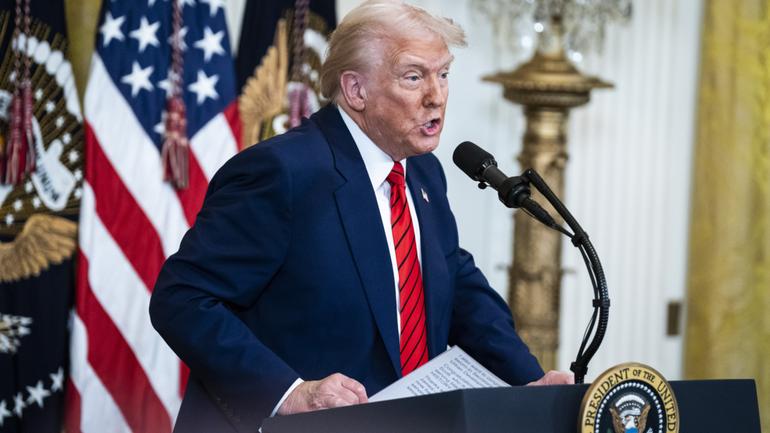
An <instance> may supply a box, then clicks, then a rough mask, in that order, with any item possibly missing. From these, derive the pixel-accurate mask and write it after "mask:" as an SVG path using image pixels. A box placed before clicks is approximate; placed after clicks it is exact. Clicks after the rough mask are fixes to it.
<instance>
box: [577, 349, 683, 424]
mask: <svg viewBox="0 0 770 433" xmlns="http://www.w3.org/2000/svg"><path fill="white" fill-rule="evenodd" d="M578 432H580V433H678V432H679V408H678V406H677V404H676V397H675V396H674V391H673V390H672V389H671V386H670V385H669V383H668V382H667V381H666V379H665V378H664V377H663V375H661V374H660V373H659V372H657V371H656V370H655V369H653V368H651V367H649V366H647V365H644V364H638V363H625V364H620V365H617V366H615V367H612V368H610V369H609V370H607V371H605V372H604V373H602V374H601V375H600V376H599V377H598V378H596V380H594V382H593V383H592V384H591V386H590V387H589V388H588V390H587V391H586V394H585V396H584V397H583V403H582V404H581V406H580V419H579V420H578Z"/></svg>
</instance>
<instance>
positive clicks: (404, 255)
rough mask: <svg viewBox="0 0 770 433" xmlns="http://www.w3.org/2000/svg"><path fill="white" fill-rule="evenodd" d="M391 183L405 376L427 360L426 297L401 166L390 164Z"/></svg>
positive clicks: (391, 205) (391, 206)
mask: <svg viewBox="0 0 770 433" xmlns="http://www.w3.org/2000/svg"><path fill="white" fill-rule="evenodd" d="M387 180H388V182H389V183H390V225H391V228H392V229H393V243H394V246H395V248H396V261H397V262H398V297H399V314H400V315H401V372H402V373H403V375H404V376H406V375H407V374H409V373H411V372H412V371H413V370H414V369H416V368H417V367H419V366H421V365H423V364H425V363H426V362H427V361H428V343H427V338H428V336H427V335H426V328H425V296H424V294H423V288H422V274H421V272H420V261H419V260H418V259H417V242H416V241H415V238H414V228H413V227H412V217H411V215H410V214H409V204H408V203H407V201H406V186H405V185H406V182H405V181H404V167H402V166H401V163H399V162H395V163H393V170H391V171H390V174H389V175H388V178H387Z"/></svg>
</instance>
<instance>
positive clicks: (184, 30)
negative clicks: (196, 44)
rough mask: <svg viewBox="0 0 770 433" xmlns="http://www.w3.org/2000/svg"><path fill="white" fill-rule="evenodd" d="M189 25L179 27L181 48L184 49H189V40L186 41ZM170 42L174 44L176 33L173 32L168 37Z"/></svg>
mask: <svg viewBox="0 0 770 433" xmlns="http://www.w3.org/2000/svg"><path fill="white" fill-rule="evenodd" d="M187 30H188V28H187V27H182V28H181V29H179V42H180V44H179V48H181V49H182V51H187V42H185V40H184V38H185V37H187ZM168 43H169V44H173V43H174V33H173V32H171V35H169V37H168Z"/></svg>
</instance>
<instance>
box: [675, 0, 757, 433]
mask: <svg viewBox="0 0 770 433" xmlns="http://www.w3.org/2000/svg"><path fill="white" fill-rule="evenodd" d="M704 13H705V16H704V24H703V45H702V49H701V73H700V92H699V101H698V107H699V109H698V123H697V137H696V140H697V142H696V151H695V166H694V182H693V206H692V216H691V220H692V224H691V233H690V269H689V281H688V300H687V302H688V318H687V330H686V348H685V375H686V377H687V378H689V379H704V378H753V379H755V380H756V382H757V391H758V394H759V406H760V412H761V417H762V420H763V432H764V433H770V0H707V1H706V5H705V9H704Z"/></svg>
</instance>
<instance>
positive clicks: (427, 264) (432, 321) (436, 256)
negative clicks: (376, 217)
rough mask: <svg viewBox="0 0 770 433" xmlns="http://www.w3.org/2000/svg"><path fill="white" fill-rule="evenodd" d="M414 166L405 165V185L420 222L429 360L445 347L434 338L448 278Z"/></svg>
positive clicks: (420, 173) (427, 199)
mask: <svg viewBox="0 0 770 433" xmlns="http://www.w3.org/2000/svg"><path fill="white" fill-rule="evenodd" d="M421 168H422V167H419V166H418V160H417V159H410V160H409V162H408V164H407V170H406V182H407V184H408V185H409V191H410V192H411V194H412V202H413V203H414V208H415V212H416V213H417V219H418V221H419V222H420V246H421V250H422V279H423V285H424V288H425V316H426V321H425V322H426V324H427V327H428V352H429V355H430V358H431V359H432V358H434V357H435V356H437V355H439V354H441V353H442V352H444V351H445V350H446V346H444V347H440V346H441V345H440V343H439V342H438V341H437V336H438V335H440V334H441V333H440V332H439V329H440V327H441V324H442V322H444V320H447V319H446V317H445V316H446V308H447V306H448V303H449V301H450V297H449V295H450V294H449V276H448V270H447V265H446V259H445V257H444V254H443V252H442V250H441V246H440V245H439V243H438V239H439V234H438V233H436V222H435V221H434V217H433V209H431V203H430V197H429V196H428V194H427V191H428V188H427V186H426V183H427V182H425V181H424V180H423V177H424V176H425V173H424V171H423V170H421ZM436 199H438V197H436Z"/></svg>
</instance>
